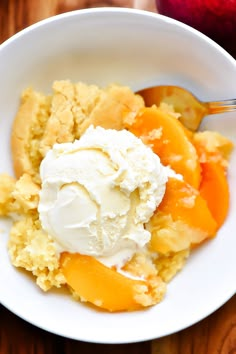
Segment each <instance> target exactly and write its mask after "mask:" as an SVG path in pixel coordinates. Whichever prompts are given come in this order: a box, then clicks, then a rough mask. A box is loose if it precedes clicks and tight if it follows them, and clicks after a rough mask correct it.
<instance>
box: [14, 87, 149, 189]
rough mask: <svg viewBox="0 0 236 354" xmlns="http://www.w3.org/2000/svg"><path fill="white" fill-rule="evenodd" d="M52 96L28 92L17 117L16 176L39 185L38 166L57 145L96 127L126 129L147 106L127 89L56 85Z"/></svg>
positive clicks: (15, 136)
mask: <svg viewBox="0 0 236 354" xmlns="http://www.w3.org/2000/svg"><path fill="white" fill-rule="evenodd" d="M52 91H53V92H52V94H51V95H48V96H46V95H44V94H42V93H40V92H35V91H33V90H32V89H27V90H25V91H24V92H23V94H22V98H21V104H20V108H19V110H18V113H17V115H16V117H15V120H14V123H13V127H12V136H11V148H12V159H13V166H14V172H15V175H16V177H17V178H19V177H20V176H21V175H22V174H23V173H27V174H29V175H30V176H32V177H33V180H34V181H35V182H37V183H39V182H40V178H39V165H40V162H41V161H42V159H43V158H44V156H45V154H46V153H47V151H48V150H49V149H50V148H51V147H52V146H53V145H54V144H55V143H63V142H72V141H73V140H75V139H79V138H80V136H81V134H83V132H84V131H85V130H86V129H87V128H88V127H89V125H91V124H93V125H94V126H98V125H99V126H102V127H104V128H112V129H117V130H120V129H123V128H124V121H125V120H129V119H132V118H133V117H134V116H135V115H136V113H137V112H138V110H139V109H140V108H142V107H143V106H144V102H143V99H142V98H141V97H140V96H138V95H135V94H134V93H133V92H132V91H131V90H130V89H129V88H128V87H123V86H118V85H110V86H108V87H107V88H105V89H101V88H99V87H97V86H95V85H86V84H83V83H80V82H79V83H76V84H73V83H71V82H70V81H55V82H54V83H53V86H52Z"/></svg>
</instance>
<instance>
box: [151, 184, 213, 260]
mask: <svg viewBox="0 0 236 354" xmlns="http://www.w3.org/2000/svg"><path fill="white" fill-rule="evenodd" d="M149 228H150V229H151V231H152V239H151V247H152V249H153V250H155V251H157V252H161V253H167V252H178V251H181V250H183V249H186V248H188V247H190V246H191V245H192V244H198V243H201V242H203V241H204V240H205V239H207V238H209V237H213V236H214V235H215V233H216V231H217V224H216V221H215V220H214V218H213V216H212V215H211V212H210V210H209V208H208V206H207V202H206V201H205V200H204V199H203V198H202V197H201V195H200V193H199V191H197V190H196V189H194V188H193V187H191V186H190V185H189V184H187V183H186V182H185V181H182V180H178V179H175V178H170V179H169V181H168V182H167V187H166V193H165V196H164V198H163V200H162V202H161V204H160V205H159V207H158V208H157V211H156V212H155V214H154V216H153V217H152V219H151V221H150V223H149Z"/></svg>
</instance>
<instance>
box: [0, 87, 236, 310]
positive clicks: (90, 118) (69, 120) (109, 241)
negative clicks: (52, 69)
mask: <svg viewBox="0 0 236 354" xmlns="http://www.w3.org/2000/svg"><path fill="white" fill-rule="evenodd" d="M11 148H12V150H11V151H12V160H13V166H14V172H15V176H14V177H13V176H9V175H7V174H2V175H1V176H0V215H1V216H9V217H11V218H12V227H11V231H10V235H9V243H8V249H9V256H10V260H11V262H12V264H13V265H14V266H15V267H20V268H23V269H25V270H27V271H29V272H31V273H32V274H33V276H34V278H35V280H36V283H37V285H38V286H39V287H40V288H41V289H42V290H44V291H48V290H49V289H50V288H52V287H58V288H59V287H62V286H67V287H68V289H69V291H70V292H71V293H72V294H73V297H74V298H75V299H76V300H79V301H83V302H88V303H90V304H93V305H95V306H97V307H100V308H102V309H104V310H108V311H130V310H136V309H141V308H144V307H148V306H151V305H155V304H157V303H159V302H160V301H161V300H162V299H163V297H164V295H165V293H166V287H167V283H168V282H169V281H170V280H171V279H172V278H173V277H174V275H175V274H176V273H177V272H178V271H180V270H181V269H182V268H183V266H184V265H185V263H186V260H187V258H188V257H189V255H190V254H191V252H192V249H193V248H196V247H197V246H198V245H200V244H202V243H203V242H204V241H206V240H207V239H209V238H213V237H214V236H215V235H216V233H217V231H218V229H219V228H220V227H221V225H222V224H223V223H224V221H225V219H226V217H227V213H228V207H229V189H228V183H227V167H228V161H229V157H230V153H231V150H232V148H233V145H232V143H231V142H230V141H229V140H228V139H227V138H225V137H224V136H222V135H220V134H219V133H217V132H211V131H204V132H195V133H193V132H191V131H190V130H188V129H187V128H186V127H184V126H183V125H182V124H181V122H180V121H179V114H178V113H177V112H175V111H174V109H173V107H171V106H168V105H166V104H164V103H163V104H161V105H160V106H159V107H157V106H152V107H145V104H144V101H143V99H142V97H141V96H139V95H137V94H135V93H133V92H132V91H131V90H130V89H129V88H128V87H124V86H118V85H110V86H108V87H106V88H99V87H98V86H96V85H86V84H84V83H81V82H79V83H75V84H74V83H71V82H70V81H55V82H54V83H53V87H52V94H50V95H44V94H43V93H40V92H36V91H34V90H33V89H27V90H25V91H24V92H23V94H22V98H21V104H20V107H19V110H18V112H17V115H16V117H15V120H14V124H13V127H12V137H11ZM216 199H217V200H218V201H219V202H218V203H215V200H216Z"/></svg>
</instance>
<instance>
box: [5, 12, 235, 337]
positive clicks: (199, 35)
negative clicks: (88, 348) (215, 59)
mask: <svg viewBox="0 0 236 354" xmlns="http://www.w3.org/2000/svg"><path fill="white" fill-rule="evenodd" d="M104 13H107V14H110V15H112V14H130V15H131V16H133V15H134V16H145V17H150V18H153V19H157V20H158V19H159V20H161V21H163V23H165V24H175V25H176V26H178V27H179V28H182V29H183V30H185V31H187V32H191V33H192V34H193V35H194V36H195V37H197V38H199V39H201V40H202V41H204V42H205V43H208V44H209V45H210V46H212V47H214V48H215V49H216V50H217V52H218V53H219V54H220V55H222V56H224V57H225V58H226V59H227V60H228V61H229V62H231V64H232V65H233V66H234V67H235V68H236V60H235V59H234V58H233V57H232V56H231V55H230V54H229V53H228V52H227V51H226V50H225V49H223V48H222V47H221V46H220V45H218V44H217V43H216V42H214V41H213V40H212V39H210V38H209V37H207V36H206V35H204V34H202V33H201V32H199V31H198V30H195V29H194V28H192V27H190V26H188V25H186V24H183V23H181V22H179V21H177V20H174V19H171V18H169V17H166V16H164V15H160V14H157V13H152V12H148V11H145V10H138V9H131V8H118V7H103V8H89V9H80V10H74V11H70V12H66V13H62V14H58V15H55V16H51V17H49V18H47V19H44V20H41V21H38V22H36V23H35V24H32V25H30V26H28V27H26V28H25V29H23V30H21V31H19V32H17V33H16V34H15V35H13V36H11V37H10V38H9V39H7V40H6V41H4V42H3V43H2V44H1V45H0V54H1V52H2V51H4V50H5V49H6V48H8V46H10V45H12V44H13V43H14V42H15V41H16V40H17V39H18V38H21V37H22V36H24V35H25V34H27V33H29V32H31V31H34V30H38V29H39V30H40V28H41V27H43V26H45V25H49V24H51V23H55V22H58V21H59V22H60V21H61V20H62V19H65V18H70V17H77V16H78V17H80V16H84V15H85V16H87V15H89V14H104ZM233 295H234V293H230V294H228V296H227V297H225V298H224V301H222V302H221V305H220V306H223V304H224V303H226V302H227V301H228V300H229V299H230V298H231V297H232V296H233ZM0 303H1V305H3V306H4V307H6V308H7V309H8V310H10V311H12V312H13V313H14V314H16V315H18V316H20V317H21V318H22V319H23V320H25V321H27V322H30V321H29V318H28V316H25V317H23V316H22V315H20V314H18V313H17V312H16V311H15V310H13V309H11V308H9V307H8V306H6V305H5V304H4V302H3V301H2V300H0ZM217 309H218V307H217V308H215V307H212V308H211V309H209V311H208V312H207V313H206V316H209V315H210V314H211V313H213V312H214V311H216V310H217ZM206 316H205V317H206ZM200 320H202V317H201V316H200V317H199V319H197V321H194V322H193V323H189V324H188V325H186V326H184V327H182V328H181V330H184V329H185V328H188V327H189V326H191V325H193V324H194V323H196V322H198V321H200ZM30 323H32V324H34V322H30ZM35 325H36V326H37V327H39V328H42V329H43V330H46V331H48V332H50V333H55V334H57V335H60V336H64V335H63V333H58V332H57V331H55V332H53V331H52V329H51V328H47V326H46V325H45V326H40V325H39V324H35ZM171 333H175V332H171ZM171 333H166V334H163V336H164V335H169V334H171ZM132 337H133V338H134V337H135V336H132ZM67 338H71V339H75V340H78V338H73V337H67ZM158 338H160V336H159V337H158ZM152 339H155V336H154V337H148V338H147V337H146V338H144V337H143V338H141V339H140V340H137V338H134V339H133V340H130V339H129V340H128V341H125V340H124V341H117V340H110V341H109V340H107V341H106V342H105V341H104V340H102V341H100V342H99V341H98V340H97V338H96V340H91V339H90V340H88V339H86V340H85V341H86V342H90V343H103V344H124V343H133V342H142V341H145V340H152ZM80 340H83V339H80Z"/></svg>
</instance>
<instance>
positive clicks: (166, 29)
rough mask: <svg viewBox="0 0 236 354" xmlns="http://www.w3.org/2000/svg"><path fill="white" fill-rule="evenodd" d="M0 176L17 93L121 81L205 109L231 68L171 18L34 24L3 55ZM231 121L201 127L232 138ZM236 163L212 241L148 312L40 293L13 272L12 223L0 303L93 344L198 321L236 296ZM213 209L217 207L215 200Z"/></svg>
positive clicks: (78, 16) (226, 83) (100, 12)
mask: <svg viewBox="0 0 236 354" xmlns="http://www.w3.org/2000/svg"><path fill="white" fill-rule="evenodd" d="M0 78H1V80H0V97H1V99H0V115H1V118H0V134H1V135H0V136H1V137H0V151H1V166H0V172H9V173H12V166H11V159H10V147H9V140H10V132H11V124H12V120H13V118H14V115H15V113H16V110H17V107H18V104H19V97H20V93H21V91H22V90H23V89H24V88H26V87H28V86H33V87H34V88H35V89H37V90H43V91H46V92H48V91H49V90H50V87H51V83H52V81H54V80H55V79H71V80H72V81H78V80H80V81H84V82H87V83H95V84H98V85H106V84H108V83H111V82H119V83H121V84H125V85H129V86H130V87H131V88H132V89H133V90H137V89H140V88H143V87H145V86H149V85H153V84H162V83H165V84H177V85H181V86H185V87H187V88H189V89H190V90H192V91H193V92H194V93H195V94H196V95H198V96H199V97H200V98H202V99H203V100H211V99H212V100H217V99H224V98H232V97H233V96H234V95H235V92H236V62H235V61H234V59H233V58H232V57H231V56H230V55H229V54H227V53H226V52H225V51H224V50H223V49H222V48H220V47H219V46H218V45H217V44H215V43H214V42H213V41H211V40H210V39H208V38H207V37H205V36H204V35H202V34H200V33H199V32H197V31H195V30H193V29H191V28H190V27H188V26H186V25H184V24H181V23H179V22H176V21H174V20H172V19H169V18H166V17H163V16H160V15H156V14H154V13H148V12H144V11H137V10H131V9H121V8H100V9H90V10H80V11H75V12H71V13H66V14H63V15H59V16H56V17H53V18H49V19H47V20H45V21H42V22H40V23H37V24H35V25H33V26H31V27H29V28H27V29H26V30H23V31H22V32H20V33H18V34H16V35H15V36H14V37H12V38H11V39H10V40H8V41H6V42H5V43H4V44H2V45H1V47H0ZM233 119H235V114H233V113H229V114H227V115H221V116H215V117H212V118H211V119H206V121H205V123H204V126H205V127H207V128H209V129H215V130H218V131H220V132H222V133H223V134H225V135H226V136H229V137H231V138H235V137H236V128H235V126H236V125H235V120H233ZM235 166H236V154H235V153H234V154H233V157H232V161H231V164H230V169H229V183H230V188H231V209H230V213H229V216H228V219H227V222H226V223H225V225H224V226H223V227H222V228H221V230H220V231H219V233H218V236H217V238H215V239H214V240H212V241H210V242H208V243H206V244H205V245H204V247H201V248H199V249H198V250H197V251H196V252H195V253H194V254H193V255H192V257H190V259H189V261H188V263H187V265H186V267H185V268H184V269H183V271H182V272H181V273H179V274H178V275H177V276H176V277H175V279H174V280H173V281H172V282H171V283H170V284H169V286H168V291H167V296H166V298H165V299H164V301H163V302H162V303H161V304H159V305H157V306H154V307H152V308H150V309H148V310H145V311H139V312H132V313H119V314H111V313H104V312H101V311H95V310H94V309H91V308H89V307H86V306H85V305H83V304H80V303H77V302H75V301H73V300H72V299H71V297H70V296H68V295H67V294H64V293H61V292H60V291H52V292H49V293H42V292H41V291H40V289H39V288H38V287H37V286H36V285H35V284H34V282H33V281H32V280H31V278H28V277H27V276H26V275H25V274H24V273H21V272H20V271H19V270H17V269H15V268H14V267H12V266H11V265H10V262H9V259H8V254H7V249H6V245H7V237H8V236H7V235H8V231H9V222H8V221H6V220H2V221H1V225H0V228H1V229H4V230H5V232H4V233H3V235H2V234H1V237H0V283H1V284H2V285H1V290H0V301H1V303H2V304H3V305H4V306H6V307H7V308H8V309H9V310H11V311H12V312H13V313H15V314H17V315H18V316H20V317H22V318H23V319H25V320H27V321H28V322H30V323H32V324H34V325H36V326H38V327H41V328H44V329H46V330H48V331H50V332H53V333H56V334H59V335H62V336H66V337H69V338H74V339H78V340H84V341H89V342H97V343H128V342H138V341H144V340H149V339H153V338H158V337H161V336H164V335H167V334H170V333H173V332H176V331H179V330H181V329H183V328H186V327H188V326H190V325H192V324H194V323H196V322H197V321H199V320H201V319H203V318H204V317H206V316H207V315H209V314H210V313H212V312H213V311H215V310H216V309H217V308H219V307H220V306H221V305H222V304H223V303H224V302H226V301H227V300H228V299H229V298H230V297H231V296H232V295H233V294H234V293H235V290H236V256H235V252H236V237H235V232H236V219H235V216H233V213H234V215H235V211H236V188H235V178H236V169H235ZM216 202H217V201H216Z"/></svg>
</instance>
